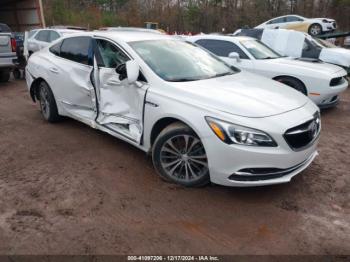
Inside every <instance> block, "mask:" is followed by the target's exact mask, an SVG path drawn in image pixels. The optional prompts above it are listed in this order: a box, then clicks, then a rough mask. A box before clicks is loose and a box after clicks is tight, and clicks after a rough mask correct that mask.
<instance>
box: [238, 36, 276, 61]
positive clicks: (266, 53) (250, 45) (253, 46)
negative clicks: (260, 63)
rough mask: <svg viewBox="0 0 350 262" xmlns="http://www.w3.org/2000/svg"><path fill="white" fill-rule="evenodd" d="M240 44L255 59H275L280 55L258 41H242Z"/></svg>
mask: <svg viewBox="0 0 350 262" xmlns="http://www.w3.org/2000/svg"><path fill="white" fill-rule="evenodd" d="M240 43H241V45H243V46H244V47H245V49H247V50H248V52H249V53H250V54H251V55H252V56H253V57H254V58H255V59H259V60H260V59H275V58H280V57H281V55H280V54H278V53H277V52H275V51H273V50H272V49H271V48H270V47H268V46H267V45H265V44H263V43H262V42H260V41H258V40H253V39H251V40H243V41H240Z"/></svg>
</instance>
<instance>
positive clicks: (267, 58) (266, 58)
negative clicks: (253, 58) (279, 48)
mask: <svg viewBox="0 0 350 262" xmlns="http://www.w3.org/2000/svg"><path fill="white" fill-rule="evenodd" d="M277 58H280V57H271V56H268V57H265V58H261V59H262V60H270V59H277Z"/></svg>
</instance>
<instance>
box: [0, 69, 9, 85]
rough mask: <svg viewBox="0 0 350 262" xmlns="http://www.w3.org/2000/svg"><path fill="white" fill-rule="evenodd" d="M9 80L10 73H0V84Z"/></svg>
mask: <svg viewBox="0 0 350 262" xmlns="http://www.w3.org/2000/svg"><path fill="white" fill-rule="evenodd" d="M9 80H10V71H0V82H1V83H5V82H8V81H9Z"/></svg>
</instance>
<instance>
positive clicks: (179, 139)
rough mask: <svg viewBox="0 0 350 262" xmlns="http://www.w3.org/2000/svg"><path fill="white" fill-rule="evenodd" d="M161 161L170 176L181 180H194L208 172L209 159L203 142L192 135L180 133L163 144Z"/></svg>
mask: <svg viewBox="0 0 350 262" xmlns="http://www.w3.org/2000/svg"><path fill="white" fill-rule="evenodd" d="M160 162H161V166H162V168H163V170H164V171H165V172H166V173H167V175H168V176H170V177H172V178H173V179H174V180H175V181H179V182H184V181H185V182H192V181H196V180H199V179H201V178H202V177H203V176H205V175H207V173H208V171H209V170H208V159H207V155H206V152H205V149H204V146H203V144H202V142H201V141H200V140H199V139H198V138H197V137H195V136H192V135H178V136H174V137H171V138H170V139H168V140H167V141H166V142H165V143H164V144H163V146H162V148H161V152H160Z"/></svg>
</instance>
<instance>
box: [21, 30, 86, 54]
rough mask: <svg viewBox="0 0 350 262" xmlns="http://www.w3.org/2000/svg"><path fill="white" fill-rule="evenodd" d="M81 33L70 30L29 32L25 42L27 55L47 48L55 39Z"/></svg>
mask: <svg viewBox="0 0 350 262" xmlns="http://www.w3.org/2000/svg"><path fill="white" fill-rule="evenodd" d="M79 32H81V31H78V30H72V29H50V28H48V29H35V30H32V31H30V32H29V34H28V35H29V37H28V40H27V50H28V54H29V55H31V54H33V53H35V52H37V51H39V50H41V49H43V48H45V47H48V46H49V45H50V44H51V43H52V42H54V41H56V40H57V39H59V38H61V37H63V36H66V35H69V34H74V33H79Z"/></svg>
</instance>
